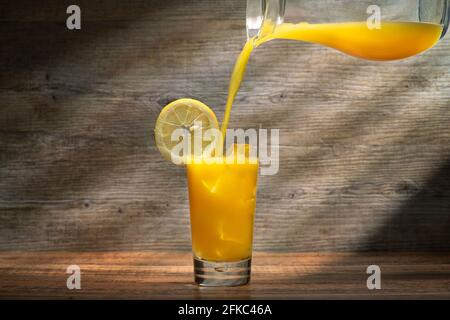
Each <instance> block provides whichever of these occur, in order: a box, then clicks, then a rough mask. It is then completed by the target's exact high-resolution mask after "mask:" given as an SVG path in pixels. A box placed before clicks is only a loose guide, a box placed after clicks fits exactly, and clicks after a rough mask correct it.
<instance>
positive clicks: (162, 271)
mask: <svg viewBox="0 0 450 320" xmlns="http://www.w3.org/2000/svg"><path fill="white" fill-rule="evenodd" d="M72 264H76V265H78V266H79V267H80V268H81V289H80V290H68V289H67V287H66V280H67V277H68V276H69V275H68V274H66V269H67V267H68V266H69V265H72ZM372 264H376V265H378V266H379V267H380V268H381V287H382V288H381V290H368V289H367V286H366V281H367V278H368V276H369V275H368V274H366V269H367V267H368V266H369V265H372ZM252 270H253V273H252V281H251V283H250V284H249V285H246V286H242V287H234V288H203V287H198V286H196V285H195V284H194V283H193V276H192V261H191V254H190V253H188V252H164V253H161V252H160V253H156V252H134V253H129V252H95V253H94V252H90V253H89V252H84V253H80V252H3V253H0V298H14V299H15V298H20V299H21V298H57V299H85V298H88V299H92V298H114V299H123V298H133V299H231V298H235V299H236V298H241V299H310V298H337V299H342V298H350V299H356V298H363V299H380V298H388V299H390V298H419V299H423V298H426V299H428V298H444V299H449V298H450V253H446V254H443V253H439V254H430V253H428V254H425V253H423V254H416V253H415V254H408V253H395V254H379V253H378V254H375V253H358V254H356V253H354V254H352V253H322V254H316V253H276V254H275V253H261V252H258V253H256V254H255V256H254V260H253V267H252Z"/></svg>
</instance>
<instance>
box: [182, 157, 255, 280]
mask: <svg viewBox="0 0 450 320" xmlns="http://www.w3.org/2000/svg"><path fill="white" fill-rule="evenodd" d="M257 176H258V162H257V160H255V161H249V159H246V161H245V163H242V164H240V163H238V162H233V163H222V164H221V163H214V164H206V163H190V164H187V178H188V187H189V204H190V218H191V235H192V250H193V253H194V272H195V282H196V283H197V284H199V285H202V286H237V285H243V284H246V283H248V281H249V280H250V266H251V257H252V240H253V221H254V214H255V206H256V189H257Z"/></svg>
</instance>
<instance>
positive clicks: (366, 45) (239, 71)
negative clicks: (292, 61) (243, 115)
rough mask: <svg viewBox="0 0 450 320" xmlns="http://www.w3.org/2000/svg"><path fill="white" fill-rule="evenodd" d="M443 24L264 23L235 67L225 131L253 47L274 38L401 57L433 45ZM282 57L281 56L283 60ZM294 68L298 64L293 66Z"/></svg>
mask: <svg viewBox="0 0 450 320" xmlns="http://www.w3.org/2000/svg"><path fill="white" fill-rule="evenodd" d="M441 34H442V26H441V25H437V24H432V23H423V22H382V24H381V28H380V29H369V28H368V26H367V23H366V22H344V23H323V24H309V23H297V24H293V23H283V24H281V25H279V26H277V27H274V26H273V25H271V24H270V23H265V24H264V25H263V29H262V31H261V33H260V36H259V37H253V38H251V39H249V40H248V41H247V43H246V44H245V46H244V48H243V50H242V52H241V54H240V55H239V57H238V59H237V61H236V64H235V66H234V70H233V74H232V76H231V80H230V85H229V89H228V99H227V104H226V110H225V116H224V119H223V122H222V134H223V135H225V131H226V129H227V127H228V122H229V119H230V114H231V107H232V105H233V101H234V98H235V96H236V94H237V92H238V90H239V87H240V85H241V82H242V79H243V77H244V74H245V69H246V66H247V63H248V60H249V59H250V54H251V53H252V51H253V49H254V48H255V47H257V46H260V45H261V44H263V43H265V42H268V41H270V40H273V39H287V40H298V41H305V42H311V43H317V44H321V45H324V46H327V47H331V48H334V49H336V50H339V51H341V52H344V53H346V54H349V55H352V56H355V57H358V58H363V59H368V60H380V61H388V60H398V59H404V58H408V57H411V56H414V55H417V54H419V53H421V52H424V51H426V50H428V49H430V48H431V47H432V46H434V45H435V44H436V43H437V42H438V40H439V38H440V36H441ZM282 58H283V56H282V55H281V56H280V59H282ZM294 67H295V66H294Z"/></svg>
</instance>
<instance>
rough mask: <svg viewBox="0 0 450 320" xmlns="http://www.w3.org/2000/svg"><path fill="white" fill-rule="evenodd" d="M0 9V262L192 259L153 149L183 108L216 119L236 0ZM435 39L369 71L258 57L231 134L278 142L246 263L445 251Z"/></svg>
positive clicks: (272, 51) (184, 219) (309, 53)
mask: <svg viewBox="0 0 450 320" xmlns="http://www.w3.org/2000/svg"><path fill="white" fill-rule="evenodd" d="M69 4H70V3H68V2H65V1H56V0H52V1H46V2H45V4H43V3H39V6H38V5H37V4H36V2H32V1H25V0H18V1H3V2H2V3H0V26H1V27H0V61H1V63H0V106H1V112H0V250H75V251H79V250H81V251H93V250H95V251H105V250H106V251H109V250H185V251H188V250H189V249H190V241H189V218H188V200H187V189H186V181H185V172H184V169H183V168H177V167H175V166H173V165H172V164H170V163H167V162H165V161H164V160H163V159H162V157H161V156H160V154H159V153H158V151H157V150H156V148H155V145H154V140H153V136H152V132H153V128H154V123H155V120H156V117H157V115H158V113H159V111H160V110H161V109H162V107H163V106H164V105H166V104H167V103H168V102H170V101H172V100H174V99H176V98H181V97H193V98H197V99H199V100H201V101H203V102H205V103H206V104H208V105H209V106H211V107H212V108H213V109H214V110H215V111H216V113H217V115H218V117H219V118H221V117H222V114H223V111H224V105H225V100H226V92H227V85H228V80H229V75H230V74H231V70H232V67H233V63H234V60H235V58H236V56H237V55H238V53H239V51H240V49H241V47H242V46H243V44H244V41H245V29H244V27H245V19H244V17H245V1H242V0H227V1H224V0H220V1H219V0H217V1H216V0H214V1H212V0H203V1H186V0H171V1H138V0H133V1H126V2H124V1H95V2H92V1H78V2H77V4H79V5H80V7H81V8H82V19H83V20H82V30H81V31H68V30H67V29H66V27H65V19H66V14H65V9H66V7H67V5H69ZM449 49H450V40H449V38H448V37H447V38H446V39H444V40H443V41H442V42H440V43H439V44H438V45H437V46H436V47H435V48H433V49H432V50H430V51H429V52H427V53H426V54H424V55H421V56H419V57H415V58H413V59H409V60H405V61H401V62H392V63H375V62H367V61H362V60H357V59H354V58H351V57H347V56H344V55H342V54H340V53H337V52H335V51H333V50H331V49H326V48H322V47H319V46H315V45H310V44H303V43H295V42H284V41H274V42H271V43H268V44H267V45H265V46H262V47H260V48H258V49H257V50H256V52H255V54H254V55H253V57H252V58H251V61H250V65H249V67H248V73H247V76H246V79H245V81H244V83H243V86H242V89H241V91H240V92H239V94H238V97H237V100H236V104H235V108H234V110H233V114H232V117H231V126H232V127H241V128H250V127H255V128H258V127H260V126H261V127H263V128H268V129H271V128H278V129H280V132H281V133H280V134H281V136H280V140H281V151H280V171H279V173H278V174H277V175H275V176H271V177H261V179H260V182H259V191H258V201H257V202H258V203H257V214H256V226H255V241H254V244H255V248H256V249H257V250H262V251H286V252H287V251H294V252H304V251H305V252H310V251H355V250H356V251H358V250H364V251H366V250H391V251H392V250H397V251H450V214H449V213H450V179H449V178H450V126H449V123H450V108H449V107H450V103H449V101H450V72H449V71H450V55H449V52H450V50H449Z"/></svg>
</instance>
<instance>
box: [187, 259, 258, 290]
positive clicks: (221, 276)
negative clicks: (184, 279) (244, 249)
mask: <svg viewBox="0 0 450 320" xmlns="http://www.w3.org/2000/svg"><path fill="white" fill-rule="evenodd" d="M251 263H252V259H251V258H249V259H246V260H241V261H235V262H211V261H206V260H202V259H199V258H196V257H194V274H195V283H197V284H198V285H200V286H205V287H231V286H242V285H244V284H247V283H248V282H249V281H250V266H251Z"/></svg>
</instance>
